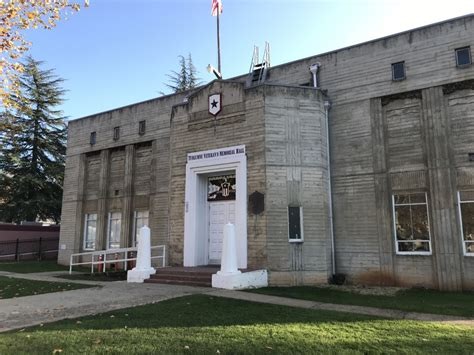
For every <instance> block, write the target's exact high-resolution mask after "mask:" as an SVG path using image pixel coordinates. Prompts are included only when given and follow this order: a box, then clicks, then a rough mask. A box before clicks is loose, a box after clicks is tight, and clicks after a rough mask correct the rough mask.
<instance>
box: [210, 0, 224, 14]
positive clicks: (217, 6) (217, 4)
mask: <svg viewBox="0 0 474 355" xmlns="http://www.w3.org/2000/svg"><path fill="white" fill-rule="evenodd" d="M217 11H219V15H220V14H222V1H221V0H212V5H211V15H212V16H217Z"/></svg>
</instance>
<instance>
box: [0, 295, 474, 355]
mask: <svg viewBox="0 0 474 355" xmlns="http://www.w3.org/2000/svg"><path fill="white" fill-rule="evenodd" d="M33 349H34V350H33ZM55 350H56V353H58V352H59V351H60V350H61V351H62V353H65V354H75V353H87V354H103V353H114V354H139V353H142V354H143V353H147V354H156V353H158V354H219V353H220V354H229V353H232V354H239V353H241V354H243V353H245V354H266V353H277V354H292V353H293V354H295V353H300V354H303V353H304V354H310V353H333V354H344V353H346V354H357V353H359V354H362V353H397V354H403V353H405V354H416V353H418V354H426V353H435V352H436V353H439V354H470V353H472V352H474V328H472V327H467V326H464V327H463V326H452V325H442V324H437V323H422V322H414V321H406V320H396V321H395V320H384V319H378V318H373V317H368V316H361V315H353V314H344V313H336V312H323V311H316V310H306V309H298V308H291V307H284V306H276V305H269V304H257V303H251V302H245V301H238V300H231V299H225V298H218V297H210V296H206V295H195V296H187V297H182V298H178V299H173V300H168V301H164V302H160V303H157V304H152V305H146V306H141V307H136V308H129V309H124V310H120V311H114V312H109V313H105V314H101V315H97V316H90V317H83V318H80V319H73V320H64V321H60V322H56V323H52V324H46V325H44V326H43V327H35V328H29V329H26V330H21V331H16V332H10V333H3V334H0V353H1V354H30V353H32V351H33V352H34V353H35V354H52V353H54V352H55Z"/></svg>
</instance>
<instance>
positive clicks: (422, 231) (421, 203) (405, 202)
mask: <svg viewBox="0 0 474 355" xmlns="http://www.w3.org/2000/svg"><path fill="white" fill-rule="evenodd" d="M393 200H394V202H395V203H394V206H393V208H394V212H395V218H394V219H395V220H394V224H395V238H396V243H397V246H398V252H402V253H404V252H406V253H409V252H414V253H417V252H422V253H425V252H430V243H429V240H430V226H429V223H428V204H427V201H426V194H425V193H414V194H404V195H394V198H393ZM397 202H398V203H400V205H397Z"/></svg>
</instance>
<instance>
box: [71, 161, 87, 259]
mask: <svg viewBox="0 0 474 355" xmlns="http://www.w3.org/2000/svg"><path fill="white" fill-rule="evenodd" d="M85 171H86V155H85V154H81V155H80V157H79V170H78V180H77V181H78V184H77V205H76V206H77V207H76V226H75V233H74V234H75V235H76V238H75V240H74V253H78V252H80V250H81V242H82V239H83V238H82V233H83V223H82V222H83V221H84V217H83V210H82V204H83V200H84V189H85V183H86V179H85V175H86V173H85Z"/></svg>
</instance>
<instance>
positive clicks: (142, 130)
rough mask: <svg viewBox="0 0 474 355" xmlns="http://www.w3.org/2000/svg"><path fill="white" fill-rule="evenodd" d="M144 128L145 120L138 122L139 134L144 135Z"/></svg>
mask: <svg viewBox="0 0 474 355" xmlns="http://www.w3.org/2000/svg"><path fill="white" fill-rule="evenodd" d="M145 130H146V121H140V122H138V134H139V135H141V136H142V135H144V134H145Z"/></svg>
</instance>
